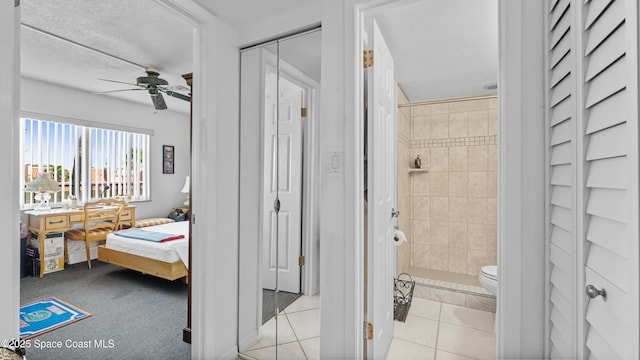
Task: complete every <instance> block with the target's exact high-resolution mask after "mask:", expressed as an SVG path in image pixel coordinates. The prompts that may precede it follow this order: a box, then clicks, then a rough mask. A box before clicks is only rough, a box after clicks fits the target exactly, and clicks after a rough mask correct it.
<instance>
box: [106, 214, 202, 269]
mask: <svg viewBox="0 0 640 360" xmlns="http://www.w3.org/2000/svg"><path fill="white" fill-rule="evenodd" d="M144 230H147V231H152V232H154V233H166V234H173V235H184V238H182V239H178V240H171V241H166V242H153V241H146V240H138V239H132V238H129V237H124V236H121V235H119V234H118V232H114V233H111V234H109V235H107V242H106V244H104V245H100V246H99V247H98V260H100V261H104V262H108V263H111V264H115V265H118V266H121V267H124V268H127V269H131V270H135V271H139V272H142V273H145V274H149V275H153V276H157V277H160V278H163V279H167V280H176V279H183V281H185V282H186V280H187V274H188V270H187V267H188V265H189V222H188V221H180V222H175V223H169V224H163V225H156V226H149V227H146V228H144Z"/></svg>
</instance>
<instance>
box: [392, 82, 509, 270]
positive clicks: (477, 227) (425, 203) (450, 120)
mask: <svg viewBox="0 0 640 360" xmlns="http://www.w3.org/2000/svg"><path fill="white" fill-rule="evenodd" d="M399 93H400V92H399ZM398 106H399V109H398V110H399V111H398V114H399V116H398V138H399V141H398V156H399V161H398V164H399V165H398V167H399V169H398V190H399V197H398V200H399V203H398V204H399V207H400V211H401V217H402V207H403V206H407V207H408V209H409V210H410V211H411V215H410V225H407V227H403V226H402V225H403V224H402V223H401V224H400V227H401V229H403V231H405V232H407V231H409V232H410V234H407V235H408V236H409V239H410V240H409V243H408V245H409V246H404V248H405V249H402V250H400V251H399V268H400V270H401V271H406V270H407V269H408V268H409V267H414V268H423V269H428V270H439V271H448V272H453V273H459V274H468V275H477V274H478V273H479V271H480V268H481V267H482V266H484V265H491V264H496V257H497V256H496V253H497V226H496V223H497V201H496V198H497V196H496V195H497V142H496V141H497V98H496V97H481V98H465V99H455V100H450V101H432V102H429V101H425V102H420V103H411V104H408V103H402V102H400V101H399V102H398ZM407 109H409V110H410V111H409V112H408V111H407ZM409 113H410V121H409V122H410V124H409V125H410V128H409V136H406V133H405V132H404V127H406V124H404V125H403V123H405V122H406V119H405V118H404V117H405V116H407V115H408V114H409ZM407 138H408V139H407ZM406 140H409V144H410V146H407V147H406V149H405V146H406V145H405V143H406ZM407 151H409V152H410V155H409V158H408V159H407V154H406V152H407ZM416 155H420V157H421V158H422V167H423V168H426V169H428V172H421V173H411V174H408V168H409V167H413V159H414V158H415V157H416ZM405 174H407V175H408V177H409V180H408V186H409V187H410V189H409V191H408V193H409V195H408V199H409V200H408V201H407V200H406V199H404V198H405V197H406V196H407V195H406V190H405V189H403V187H404V186H406V185H407V183H406V180H405V179H404V176H405ZM406 202H409V203H410V204H409V205H407V204H406ZM405 214H406V213H405ZM405 219H406V217H405ZM407 220H409V219H407ZM405 225H406V224H405ZM401 248H402V247H401ZM407 253H408V254H407Z"/></svg>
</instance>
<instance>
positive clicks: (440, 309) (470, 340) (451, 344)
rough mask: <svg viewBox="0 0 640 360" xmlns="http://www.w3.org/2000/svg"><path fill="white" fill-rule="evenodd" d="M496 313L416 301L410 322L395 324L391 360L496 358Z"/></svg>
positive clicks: (414, 301) (389, 357) (413, 302)
mask: <svg viewBox="0 0 640 360" xmlns="http://www.w3.org/2000/svg"><path fill="white" fill-rule="evenodd" d="M494 325H495V314H494V313H492V312H487V311H482V310H475V309H470V308H466V307H462V306H457V305H451V304H445V303H441V302H438V301H433V300H426V299H420V298H413V300H412V302H411V308H410V309H409V315H408V316H407V319H406V322H404V323H402V322H400V321H396V322H395V329H394V335H393V340H392V341H391V347H390V348H389V353H388V354H387V360H396V359H398V360H400V359H402V360H405V359H416V360H417V359H429V360H471V359H477V360H481V359H482V360H484V359H495V357H496V356H495V349H496V337H495V332H494Z"/></svg>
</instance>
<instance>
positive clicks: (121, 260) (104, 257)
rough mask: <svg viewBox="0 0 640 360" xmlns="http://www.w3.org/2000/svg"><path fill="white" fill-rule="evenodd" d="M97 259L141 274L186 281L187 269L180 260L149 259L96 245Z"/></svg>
mask: <svg viewBox="0 0 640 360" xmlns="http://www.w3.org/2000/svg"><path fill="white" fill-rule="evenodd" d="M98 260H100V261H104V262H108V263H111V264H115V265H118V266H121V267H123V268H127V269H130V270H134V271H139V272H141V273H143V274H149V275H153V276H157V277H159V278H162V279H167V280H172V281H173V280H176V279H183V282H185V283H186V282H187V275H188V273H189V272H188V271H187V268H186V266H184V263H183V262H182V260H178V261H176V262H173V263H169V262H166V261H160V260H156V259H150V258H147V257H144V256H139V255H133V254H129V253H126V252H122V251H118V250H113V249H109V248H107V247H106V246H105V245H100V246H98Z"/></svg>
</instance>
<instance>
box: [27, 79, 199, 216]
mask: <svg viewBox="0 0 640 360" xmlns="http://www.w3.org/2000/svg"><path fill="white" fill-rule="evenodd" d="M21 85H22V86H21V91H20V97H21V105H20V109H21V111H28V112H31V113H38V114H43V115H55V116H58V117H62V118H71V119H79V120H85V121H93V122H99V123H105V124H115V125H121V126H129V127H135V128H142V129H150V130H153V132H154V135H153V136H151V144H150V150H151V154H149V156H150V157H149V160H150V161H151V163H150V165H151V167H150V171H151V174H150V175H151V176H150V178H151V201H141V202H133V203H132V204H135V205H136V206H137V208H136V217H137V218H139V219H141V218H146V217H166V216H167V214H168V213H169V211H170V210H171V208H173V207H177V206H183V204H184V200H185V198H186V195H185V194H183V193H181V192H180V190H182V186H183V185H184V181H185V177H186V176H187V175H188V174H189V161H190V160H189V114H185V113H182V112H176V111H171V110H170V109H169V110H162V111H157V112H156V111H154V109H153V105H152V104H151V101H149V105H143V104H140V103H137V102H132V101H124V100H120V99H116V98H112V97H107V96H99V95H93V94H90V93H87V92H84V91H80V90H76V89H72V88H68V87H64V86H60V85H57V84H52V83H47V82H42V81H38V80H34V79H29V78H21ZM169 106H171V105H170V103H169ZM154 112H155V114H154ZM41 120H47V119H46V118H45V117H44V116H43V118H42V119H41ZM162 145H173V146H175V168H174V169H175V170H174V171H175V172H174V174H163V173H162Z"/></svg>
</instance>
